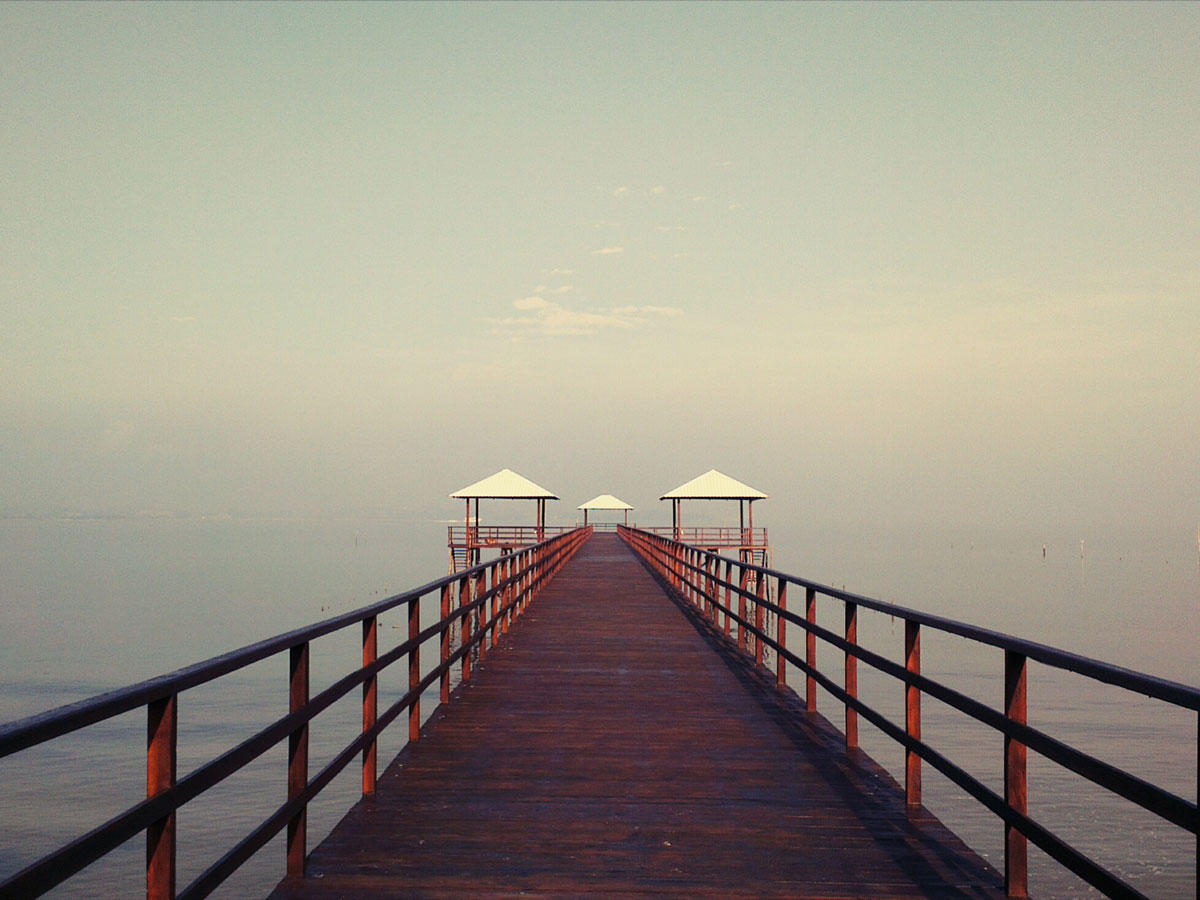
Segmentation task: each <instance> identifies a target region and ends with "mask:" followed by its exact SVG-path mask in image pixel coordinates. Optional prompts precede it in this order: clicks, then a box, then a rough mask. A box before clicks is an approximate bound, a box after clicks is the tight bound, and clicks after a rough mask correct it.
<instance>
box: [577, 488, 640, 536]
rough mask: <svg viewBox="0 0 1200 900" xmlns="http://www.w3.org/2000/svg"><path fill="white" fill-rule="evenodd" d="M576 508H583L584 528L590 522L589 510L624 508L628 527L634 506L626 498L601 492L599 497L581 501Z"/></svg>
mask: <svg viewBox="0 0 1200 900" xmlns="http://www.w3.org/2000/svg"><path fill="white" fill-rule="evenodd" d="M576 508H577V509H582V510H583V527H584V528H586V527H587V524H588V511H589V510H595V511H597V512H599V511H601V510H605V511H607V510H624V511H625V525H626V527H628V525H629V511H630V510H631V509H633V507H632V506H630V505H629V504H628V503H626V502H625V501H624V500H620V499H618V498H616V497H614V496H613V495H612V494H601V495H600V496H599V497H593V498H592V499H591V500H589V501H588V502H587V503H581V504H579V506H578V507H576Z"/></svg>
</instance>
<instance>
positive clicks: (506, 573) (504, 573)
mask: <svg viewBox="0 0 1200 900" xmlns="http://www.w3.org/2000/svg"><path fill="white" fill-rule="evenodd" d="M512 576H513V557H512V556H511V555H509V556H507V557H505V559H504V563H503V568H502V569H501V570H500V577H501V578H502V579H503V580H504V590H503V591H501V592H500V634H501V635H505V634H508V623H509V620H510V619H511V618H512V610H511V609H509V608H508V604H509V602H510V601H511V600H512V592H513V591H512Z"/></svg>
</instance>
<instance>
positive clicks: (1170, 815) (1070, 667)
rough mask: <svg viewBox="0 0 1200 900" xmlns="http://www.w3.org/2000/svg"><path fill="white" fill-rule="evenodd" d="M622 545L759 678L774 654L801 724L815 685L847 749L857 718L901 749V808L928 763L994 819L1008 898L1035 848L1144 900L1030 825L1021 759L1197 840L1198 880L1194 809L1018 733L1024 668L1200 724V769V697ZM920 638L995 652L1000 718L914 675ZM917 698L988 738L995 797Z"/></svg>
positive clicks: (1040, 650)
mask: <svg viewBox="0 0 1200 900" xmlns="http://www.w3.org/2000/svg"><path fill="white" fill-rule="evenodd" d="M620 535H621V537H622V539H624V540H625V541H626V542H627V543H628V544H629V545H630V546H631V547H632V548H633V549H634V550H635V551H636V552H637V553H638V554H639V555H640V556H642V558H643V559H645V560H646V561H647V562H648V563H649V564H650V566H651V567H652V568H653V569H654V570H655V571H656V572H657V573H658V574H659V576H660V577H661V578H662V580H663V581H664V582H665V583H666V584H667V586H668V587H669V588H670V589H671V590H673V591H674V592H675V593H676V594H677V595H678V596H679V597H680V598H681V599H682V600H684V601H685V602H687V603H689V604H691V605H692V606H694V607H695V608H696V609H697V611H698V613H699V614H700V615H701V616H703V617H704V618H706V619H707V620H708V621H709V622H710V623H711V624H712V626H713V627H714V628H715V629H717V630H718V631H723V633H724V635H725V637H726V638H727V639H731V640H733V638H732V635H733V633H734V632H736V641H737V647H738V649H739V650H740V651H741V652H743V653H745V654H746V655H747V657H748V659H749V660H752V661H753V663H754V664H755V665H756V666H758V667H760V668H763V669H764V670H765V666H764V662H763V660H764V653H763V651H764V648H766V647H769V648H771V649H772V650H773V651H774V653H775V670H774V671H773V672H768V675H769V676H770V677H773V678H774V679H775V680H776V682H777V684H778V685H779V687H780V689H781V690H784V689H786V688H787V667H788V666H789V665H790V666H792V667H794V668H796V669H799V670H800V672H801V673H803V675H804V682H805V687H804V696H803V698H802V699H803V701H804V703H805V706H806V708H807V710H808V711H809V712H816V708H817V686H818V685H820V686H821V687H822V688H824V689H825V690H826V691H828V692H829V693H830V694H832V695H833V696H834V697H835V698H836V699H837V700H840V701H841V703H842V704H843V706H844V709H845V732H844V734H845V741H846V747H847V749H850V748H856V747H857V746H858V717H859V716H861V717H862V718H863V719H865V720H866V721H868V722H870V723H871V724H872V725H874V726H875V727H876V728H878V729H879V730H880V731H881V732H883V733H884V734H885V735H887V736H888V737H890V738H892V739H893V740H895V741H896V742H897V743H899V744H900V745H901V746H903V747H904V752H905V785H904V789H905V799H906V802H907V803H908V804H909V805H910V806H920V805H921V763H922V761H925V762H928V763H929V764H930V765H932V766H933V767H934V768H936V769H937V770H938V771H939V772H941V773H942V774H943V775H945V776H946V777H947V778H948V779H949V780H950V781H952V782H953V783H954V784H956V785H958V787H960V788H962V789H963V790H964V791H966V793H967V794H969V795H970V796H971V797H973V798H974V799H975V800H977V801H978V802H979V803H981V804H982V805H983V806H984V807H986V808H987V809H988V810H989V811H991V812H992V813H994V814H995V815H997V816H998V817H999V818H1000V819H1001V820H1002V822H1003V825H1004V881H1005V889H1006V891H1007V893H1008V895H1009V896H1011V897H1025V896H1027V895H1028V856H1027V853H1028V843H1029V842H1032V843H1033V844H1034V845H1035V846H1037V847H1039V848H1041V849H1042V850H1043V851H1044V852H1045V853H1046V854H1047V855H1049V856H1050V857H1051V858H1053V859H1055V860H1056V861H1057V862H1059V863H1060V864H1062V865H1063V866H1065V867H1066V868H1068V869H1070V870H1071V871H1072V872H1074V873H1075V874H1076V875H1078V876H1079V877H1080V878H1082V879H1083V880H1084V881H1086V882H1088V884H1090V885H1092V886H1093V887H1095V888H1097V889H1099V890H1100V891H1102V892H1104V894H1106V895H1107V896H1109V897H1122V898H1125V897H1128V898H1141V900H1145V895H1144V894H1142V893H1140V892H1139V891H1138V890H1136V889H1135V888H1134V887H1133V886H1132V885H1130V884H1128V883H1127V882H1126V881H1125V880H1123V879H1122V878H1121V877H1119V876H1118V875H1116V874H1114V873H1113V872H1111V871H1109V870H1108V869H1105V868H1104V867H1103V866H1102V865H1100V864H1099V863H1097V862H1096V861H1094V860H1092V859H1091V858H1089V857H1088V856H1086V855H1085V854H1084V853H1082V852H1080V851H1079V850H1077V849H1075V848H1074V847H1072V846H1070V845H1069V844H1067V843H1066V842H1065V841H1063V840H1062V839H1061V838H1059V837H1058V836H1056V835H1055V834H1053V833H1052V832H1051V831H1049V830H1048V829H1047V828H1045V827H1044V826H1043V825H1041V824H1039V823H1038V822H1036V821H1035V820H1034V819H1032V818H1031V817H1030V816H1029V809H1028V797H1027V788H1026V761H1027V752H1028V750H1033V751H1034V752H1035V753H1039V754H1041V755H1042V756H1044V757H1046V758H1047V759H1050V760H1052V761H1054V762H1055V763H1057V764H1058V765H1060V766H1062V767H1064V768H1065V769H1067V770H1069V771H1071V772H1074V773H1075V774H1077V775H1080V776H1082V777H1084V778H1086V779H1088V780H1089V781H1091V782H1093V783H1094V784H1096V785H1099V786H1100V787H1102V788H1104V789H1106V790H1108V791H1111V792H1113V793H1114V794H1117V795H1119V796H1120V797H1123V798H1125V799H1126V800H1129V801H1131V802H1132V803H1134V804H1136V805H1137V806H1140V807H1141V808H1142V809H1145V810H1148V811H1149V812H1151V813H1153V814H1155V815H1157V816H1159V817H1161V818H1162V819H1164V820H1166V821H1167V822H1169V823H1171V824H1172V825H1175V826H1177V827H1179V828H1182V829H1183V830H1184V831H1187V832H1190V833H1191V834H1192V835H1195V836H1196V841H1197V842H1196V848H1197V850H1196V859H1197V867H1198V872H1200V814H1198V813H1197V808H1198V803H1200V798H1198V802H1197V803H1194V802H1192V801H1190V800H1187V799H1185V798H1183V797H1179V796H1177V795H1176V794H1173V793H1171V792H1170V791H1167V790H1164V789H1162V788H1159V787H1157V786H1156V785H1153V784H1150V783H1148V782H1146V781H1144V780H1142V779H1140V778H1138V777H1136V776H1134V775H1131V774H1129V773H1127V772H1125V771H1123V770H1121V769H1118V768H1116V767H1115V766H1112V765H1109V764H1108V763H1105V762H1103V761H1101V760H1099V759H1097V758H1095V757H1093V756H1090V755H1088V754H1087V753H1084V752H1082V751H1080V750H1077V749H1075V748H1073V747H1071V746H1069V745H1067V744H1065V743H1063V742H1061V741H1059V740H1057V739H1055V738H1053V737H1051V736H1050V735H1048V734H1045V733H1044V732H1042V731H1039V730H1037V729H1035V728H1031V727H1030V726H1029V725H1028V723H1027V721H1026V669H1027V663H1028V661H1029V660H1034V661H1036V662H1038V663H1041V664H1043V665H1047V666H1051V667H1055V668H1058V669H1063V670H1066V671H1070V672H1074V673H1076V674H1078V675H1082V676H1084V677H1087V678H1091V679H1094V680H1095V681H1098V682H1103V683H1105V684H1108V685H1113V686H1116V687H1118V688H1123V689H1125V690H1127V691H1132V692H1134V693H1138V694H1142V695H1145V696H1148V697H1153V698H1156V699H1158V700H1162V701H1164V702H1166V703H1169V704H1172V705H1174V706H1176V707H1180V708H1183V709H1188V710H1192V711H1194V712H1196V713H1198V716H1197V753H1198V760H1200V690H1197V689H1196V688H1192V687H1188V686H1187V685H1183V684H1179V683H1176V682H1172V681H1166V680H1164V679H1159V678H1154V677H1152V676H1149V675H1143V674H1141V673H1138V672H1133V671H1131V670H1129V669H1124V668H1121V667H1119V666H1114V665H1111V664H1108V663H1104V662H1101V661H1099V660H1094V659H1089V658H1087V657H1083V656H1078V655H1076V654H1073V653H1068V652H1065V651H1063V650H1058V649H1056V648H1053V647H1048V646H1046V645H1044V644H1037V643H1034V642H1032V641H1025V640H1021V639H1019V638H1015V637H1011V636H1009V635H1006V634H1001V633H998V632H995V631H989V630H987V629H983V628H977V627H975V626H972V625H968V624H965V623H963V622H957V621H954V620H952V619H946V618H942V617H940V616H933V615H928V614H926V613H922V612H920V611H917V610H913V609H907V608H904V607H900V606H895V605H893V604H890V603H884V602H882V601H879V600H874V599H871V598H869V597H863V596H859V595H857V594H852V593H848V592H846V591H842V590H837V589H835V588H832V587H827V586H824V585H820V584H817V583H815V582H812V581H808V580H805V579H803V578H797V577H795V576H793V575H787V574H785V573H782V572H778V571H775V570H774V569H769V568H765V567H762V566H756V565H752V564H750V563H749V562H746V561H739V560H734V559H731V558H729V557H726V556H719V555H717V554H715V553H711V552H709V551H707V550H704V549H701V548H700V547H698V546H694V545H690V544H686V543H681V542H678V541H674V540H670V539H669V538H667V537H664V536H662V535H658V534H654V533H651V532H648V531H642V530H637V529H632V528H621V529H620ZM790 592H795V593H800V592H803V597H804V607H803V613H800V612H793V611H792V610H790V609H789V608H788V601H789V593H790ZM818 597H821V598H824V599H825V600H826V602H828V601H833V602H836V603H840V604H841V606H842V607H843V609H844V614H845V615H844V621H845V629H844V631H843V632H842V633H841V634H837V633H834V632H832V631H830V630H828V629H826V628H823V627H821V626H819V625H818V624H817V598H818ZM772 598H773V599H772ZM860 610H868V611H874V612H879V613H883V614H886V615H888V616H892V617H895V618H896V619H900V620H902V621H903V622H904V656H903V658H904V664H903V665H900V664H898V663H896V662H893V661H892V660H889V659H887V658H886V657H885V656H883V655H882V654H880V653H877V652H874V651H872V650H869V649H867V648H866V647H863V646H861V645H860V644H859V643H858V613H859V611H860ZM772 614H773V615H774V616H775V628H774V630H773V631H772V630H771V629H769V628H768V627H766V621H767V619H768V617H769V616H770V615H772ZM789 623H790V624H792V625H794V626H796V627H798V628H800V629H802V630H803V634H804V637H805V642H804V647H803V648H802V649H801V650H800V652H795V651H793V650H791V649H789V648H788V646H787V629H786V626H787V625H788V624H789ZM927 628H928V629H935V630H937V631H940V632H944V633H947V634H952V635H956V636H958V637H962V638H966V639H967V640H969V641H974V642H976V643H977V644H979V645H981V646H988V647H994V648H998V649H1000V650H1002V651H1003V652H1004V671H1003V673H997V676H1000V675H1001V674H1002V675H1003V683H1004V708H1003V710H997V709H995V708H993V707H991V706H988V705H987V704H984V703H980V702H979V701H977V700H975V699H973V698H971V697H968V696H966V695H965V694H963V693H961V692H959V691H957V690H955V689H953V688H951V687H947V686H946V685H944V684H941V683H939V682H937V681H933V680H932V679H930V678H928V677H926V676H924V675H922V674H921V632H922V630H923V629H927ZM818 640H821V641H823V642H824V643H825V644H827V645H829V646H830V647H833V648H835V649H837V650H838V651H841V653H840V654H839V655H841V656H843V657H844V668H843V670H842V671H841V672H840V673H838V674H836V675H833V674H830V673H829V672H827V671H822V670H821V669H819V668H818V666H817V652H816V646H817V641H818ZM860 660H861V661H862V662H863V663H865V664H866V665H868V666H871V667H872V668H874V669H876V670H878V671H880V672H882V673H884V674H886V675H889V676H891V677H892V678H894V679H895V680H896V682H897V683H898V685H901V686H902V687H903V691H904V700H905V722H904V725H903V726H901V725H899V724H896V723H894V722H892V721H891V720H890V719H889V718H887V717H886V716H884V715H882V714H881V713H879V712H877V711H876V710H874V709H872V708H871V707H869V706H867V705H866V704H865V703H863V702H862V701H861V700H860V699H859V696H858V663H859V661H860ZM923 695H928V696H930V697H933V698H935V699H937V700H940V701H941V702H943V703H945V704H947V705H948V706H950V707H952V708H954V709H956V710H958V711H960V712H962V713H965V714H966V715H968V716H970V717H972V718H973V719H975V720H977V721H979V722H981V723H983V724H984V725H985V726H987V727H989V728H991V729H992V730H993V731H995V732H996V734H997V737H998V739H999V740H1000V741H1001V745H1002V746H1001V748H1000V749H1002V755H1001V759H1002V760H1003V767H1004V771H1003V777H1004V788H1003V791H1004V793H1003V795H1001V794H998V793H996V792H995V791H993V790H991V789H990V788H988V787H987V786H986V785H984V784H983V783H982V782H981V781H979V780H978V779H977V778H975V777H974V776H972V775H971V774H969V773H968V772H966V771H965V770H964V769H963V768H961V767H960V766H958V765H956V764H955V763H954V762H952V761H951V760H950V759H948V758H947V757H946V756H944V755H943V754H942V753H940V752H939V751H938V750H936V749H935V748H933V747H931V746H929V744H927V743H925V742H924V741H923V740H922V739H921V698H922V696H923ZM1198 765H1200V761H1198ZM1198 782H1200V773H1198ZM1198 790H1200V786H1198ZM1197 897H1198V898H1200V875H1198V877H1197Z"/></svg>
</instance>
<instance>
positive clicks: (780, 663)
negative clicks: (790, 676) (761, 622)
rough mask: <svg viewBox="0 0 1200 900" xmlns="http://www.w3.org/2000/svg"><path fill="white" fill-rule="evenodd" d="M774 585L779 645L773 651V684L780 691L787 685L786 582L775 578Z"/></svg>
mask: <svg viewBox="0 0 1200 900" xmlns="http://www.w3.org/2000/svg"><path fill="white" fill-rule="evenodd" d="M775 587H776V593H777V594H778V596H777V597H776V600H775V605H776V606H778V607H779V614H778V615H776V616H775V643H777V644H778V645H779V649H778V650H776V651H775V684H776V686H777V687H778V688H779V689H780V690H781V691H782V690H784V689H785V688H786V687H787V659H786V658H785V657H784V651H785V650H786V649H787V616H786V615H784V613H786V612H787V582H786V581H784V580H783V579H782V578H776V579H775Z"/></svg>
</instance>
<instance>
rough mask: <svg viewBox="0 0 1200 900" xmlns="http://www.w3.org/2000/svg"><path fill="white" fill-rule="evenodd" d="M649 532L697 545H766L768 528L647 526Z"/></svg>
mask: <svg viewBox="0 0 1200 900" xmlns="http://www.w3.org/2000/svg"><path fill="white" fill-rule="evenodd" d="M645 530H646V531H647V532H648V533H650V534H653V535H656V536H657V537H664V538H669V539H672V540H678V541H681V542H682V543H685V544H692V545H694V546H697V547H705V548H715V547H766V546H768V544H767V529H765V528H717V527H685V526H680V527H679V528H673V527H671V526H666V527H661V528H647V529H645Z"/></svg>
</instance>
